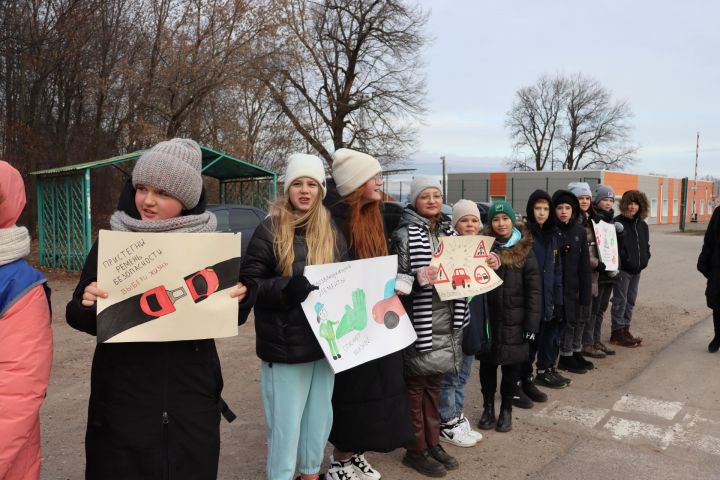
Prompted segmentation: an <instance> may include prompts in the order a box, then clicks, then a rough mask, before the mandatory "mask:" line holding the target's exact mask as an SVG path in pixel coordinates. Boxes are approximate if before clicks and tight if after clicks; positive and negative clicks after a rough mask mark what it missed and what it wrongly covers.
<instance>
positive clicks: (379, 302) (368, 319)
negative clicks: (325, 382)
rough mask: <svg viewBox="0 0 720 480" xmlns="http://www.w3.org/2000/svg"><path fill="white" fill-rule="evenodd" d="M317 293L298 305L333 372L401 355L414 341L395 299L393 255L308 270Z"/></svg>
mask: <svg viewBox="0 0 720 480" xmlns="http://www.w3.org/2000/svg"><path fill="white" fill-rule="evenodd" d="M304 275H305V276H306V277H307V279H308V280H309V281H310V283H312V284H313V285H316V286H317V287H318V289H317V290H315V291H313V292H311V293H310V295H309V296H308V298H307V299H306V300H305V301H304V302H303V303H302V308H303V311H304V312H305V316H306V317H307V320H308V323H309V324H310V328H312V330H313V333H315V336H316V337H317V340H318V342H319V343H320V346H321V347H322V349H323V352H324V353H325V357H326V358H327V360H328V363H330V367H332V369H333V371H334V372H335V373H339V372H342V371H344V370H347V369H349V368H352V367H355V366H357V365H361V364H363V363H366V362H369V361H370V360H374V359H376V358H380V357H384V356H385V355H388V354H390V353H393V352H397V351H398V350H401V349H403V348H405V347H407V346H408V345H410V344H411V343H413V342H414V341H415V340H416V339H417V335H416V334H415V329H414V328H413V326H412V323H411V322H410V318H409V317H408V315H407V313H406V312H405V309H404V308H403V306H402V304H401V303H400V299H399V298H398V296H397V295H396V294H395V276H396V275H397V255H389V256H386V257H377V258H369V259H365V260H353V261H350V262H342V263H329V264H325V265H308V266H306V267H305V272H304Z"/></svg>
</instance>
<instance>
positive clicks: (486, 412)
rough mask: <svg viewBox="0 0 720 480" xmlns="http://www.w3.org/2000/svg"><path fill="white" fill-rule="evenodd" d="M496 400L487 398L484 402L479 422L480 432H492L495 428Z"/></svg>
mask: <svg viewBox="0 0 720 480" xmlns="http://www.w3.org/2000/svg"><path fill="white" fill-rule="evenodd" d="M495 421H496V420H495V398H494V396H493V397H492V398H487V397H485V398H484V400H483V412H482V415H481V416H480V421H479V422H478V428H479V429H480V430H491V429H492V428H493V427H494V426H495Z"/></svg>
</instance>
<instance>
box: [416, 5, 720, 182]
mask: <svg viewBox="0 0 720 480" xmlns="http://www.w3.org/2000/svg"><path fill="white" fill-rule="evenodd" d="M420 4H421V5H422V6H423V8H425V9H426V10H430V19H429V23H428V26H427V30H428V33H429V35H430V36H432V37H433V41H432V43H431V44H430V45H429V46H428V48H427V51H426V55H425V59H426V72H427V82H428V83H427V87H428V106H429V111H428V115H427V117H426V125H425V126H424V127H422V128H421V130H420V144H419V146H418V151H417V153H416V154H414V155H413V156H412V157H411V163H412V166H414V167H417V168H418V173H426V174H438V175H439V174H440V160H439V157H440V156H441V155H445V156H446V157H447V169H448V172H450V173H453V172H464V171H488V170H506V167H505V166H504V164H503V160H504V159H506V158H508V157H509V156H510V155H511V153H512V150H511V145H512V142H511V140H510V138H509V136H508V131H507V129H505V127H504V121H505V114H506V112H507V111H508V110H509V109H510V107H511V105H512V103H513V99H514V95H515V92H516V91H517V89H519V88H521V87H523V86H528V85H532V84H534V83H535V81H536V80H537V79H538V77H539V76H540V75H541V74H543V73H547V74H550V75H552V74H554V73H556V72H561V73H565V74H574V73H578V72H579V73H582V74H584V75H585V76H588V77H592V78H594V79H596V80H598V81H599V82H600V83H601V84H602V85H603V86H605V87H606V88H607V89H609V90H610V91H611V92H612V95H613V98H614V99H624V100H627V101H628V102H629V104H630V108H631V110H632V112H633V113H634V118H633V120H632V123H633V124H634V126H635V129H634V131H633V134H632V140H633V142H634V143H635V144H637V145H638V146H639V147H640V149H639V154H638V158H639V162H638V163H637V165H635V166H634V167H632V169H631V170H632V171H635V172H638V173H659V174H667V175H671V176H677V177H682V176H688V177H690V178H692V177H693V169H694V163H695V136H696V133H697V132H698V131H699V132H700V157H699V168H698V176H702V175H705V174H711V175H715V176H717V177H720V2H717V1H709V0H708V1H692V0H691V1H686V2H678V1H676V0H675V1H665V0H660V1H658V0H653V1H649V0H638V1H635V0H631V1H628V0H624V1H615V0H596V1H592V2H590V1H585V0H574V1H571V0H556V1H554V0H546V1H535V0H522V1H520V0H517V1H514V0H507V1H492V2H490V1H486V0H481V1H478V0H444V1H442V0H422V1H421V2H420Z"/></svg>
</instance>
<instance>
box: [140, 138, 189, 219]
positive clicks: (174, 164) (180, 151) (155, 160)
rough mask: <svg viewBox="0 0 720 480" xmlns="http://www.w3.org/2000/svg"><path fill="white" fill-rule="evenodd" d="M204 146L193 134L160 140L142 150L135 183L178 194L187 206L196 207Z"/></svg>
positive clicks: (185, 206) (174, 195) (177, 196)
mask: <svg viewBox="0 0 720 480" xmlns="http://www.w3.org/2000/svg"><path fill="white" fill-rule="evenodd" d="M201 169H202V150H200V145H198V144H197V142H195V141H194V140H190V139H189V138H173V139H172V140H167V141H165V142H160V143H158V144H157V145H155V146H154V147H152V148H151V149H150V150H148V151H146V152H145V153H143V154H142V156H141V157H140V158H139V159H138V161H137V162H136V163H135V168H134V169H133V173H132V184H133V187H136V188H137V185H138V184H139V183H140V184H143V185H149V186H151V187H155V188H157V189H160V190H165V191H166V192H167V193H169V194H170V195H172V196H173V197H175V198H177V199H178V200H179V201H180V203H182V205H183V207H184V208H185V209H186V210H190V209H192V208H194V207H195V206H196V205H197V204H198V202H199V201H200V194H201V193H202V186H203V181H202V175H201V174H200V170H201Z"/></svg>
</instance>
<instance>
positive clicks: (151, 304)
mask: <svg viewBox="0 0 720 480" xmlns="http://www.w3.org/2000/svg"><path fill="white" fill-rule="evenodd" d="M185 296H187V292H186V291H185V288H183V287H178V288H175V289H173V290H167V289H166V288H165V286H164V285H160V286H157V287H155V288H152V289H150V290H148V291H147V292H145V293H143V294H142V295H141V296H140V310H142V311H143V313H145V314H147V315H151V316H153V317H162V316H164V315H168V314H170V313H173V312H174V311H175V305H174V304H175V302H177V301H178V300H180V299H181V298H183V297H185Z"/></svg>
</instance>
